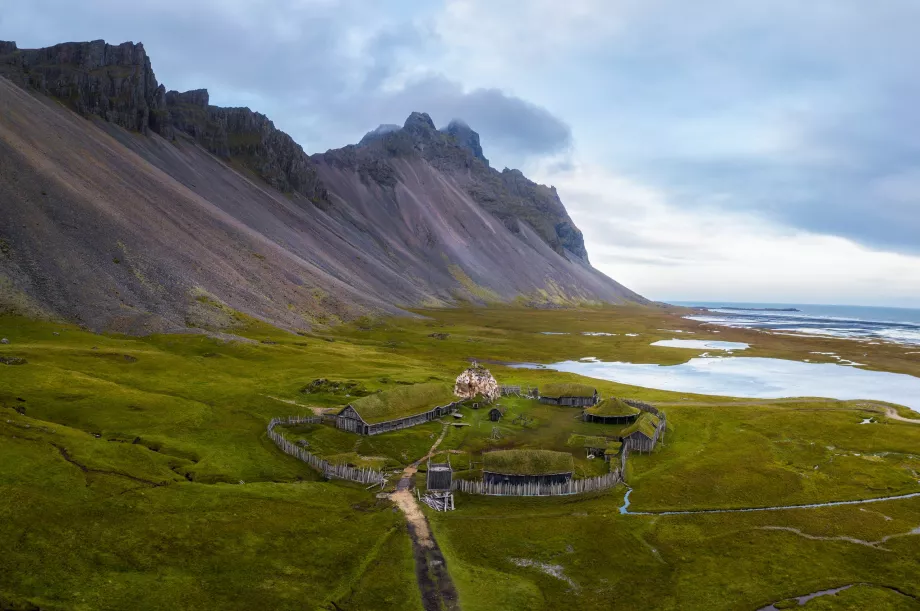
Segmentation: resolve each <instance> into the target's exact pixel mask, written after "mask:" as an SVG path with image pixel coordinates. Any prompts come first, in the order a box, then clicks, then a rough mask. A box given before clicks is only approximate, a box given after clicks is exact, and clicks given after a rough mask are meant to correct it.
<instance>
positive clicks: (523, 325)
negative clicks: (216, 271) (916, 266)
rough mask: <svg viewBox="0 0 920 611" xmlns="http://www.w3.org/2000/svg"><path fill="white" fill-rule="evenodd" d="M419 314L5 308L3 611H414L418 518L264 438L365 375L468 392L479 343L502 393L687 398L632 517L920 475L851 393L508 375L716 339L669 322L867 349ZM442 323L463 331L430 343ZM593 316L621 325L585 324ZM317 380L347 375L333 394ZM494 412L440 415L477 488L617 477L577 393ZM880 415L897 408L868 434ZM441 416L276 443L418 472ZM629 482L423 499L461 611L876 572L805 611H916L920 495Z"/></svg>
mask: <svg viewBox="0 0 920 611" xmlns="http://www.w3.org/2000/svg"><path fill="white" fill-rule="evenodd" d="M420 313H421V314H423V315H424V317H421V318H414V319H413V318H400V319H384V320H362V321H358V322H356V323H354V324H351V325H343V326H341V327H335V328H332V329H329V330H326V331H324V332H323V333H321V334H316V335H305V336H304V335H293V334H289V333H286V332H283V331H280V330H277V329H273V328H271V327H268V326H266V325H262V324H258V323H251V324H250V325H249V326H248V327H247V328H245V329H243V330H241V331H240V332H239V333H240V340H228V339H217V338H211V337H207V336H205V335H185V336H150V337H143V338H133V337H124V336H114V335H98V334H92V333H88V332H86V331H82V330H80V329H79V328H77V327H75V326H72V325H65V324H60V323H50V322H39V321H32V320H26V319H22V318H9V317H7V318H0V336H2V337H6V338H9V340H10V343H9V344H8V345H0V356H2V357H4V358H7V359H12V358H15V359H24V360H25V361H26V363H25V364H20V365H5V364H0V551H2V553H0V608H2V609H6V608H10V609H35V608H40V609H52V610H55V609H68V610H69V609H81V610H83V609H125V608H138V609H163V608H169V609H213V608H224V609H253V608H270V609H305V608H306V609H341V610H343V611H344V610H357V609H420V608H421V604H422V603H421V598H420V596H419V591H418V588H417V585H416V582H415V575H414V564H413V558H412V550H411V546H410V541H409V537H408V534H407V531H406V526H405V523H404V520H403V517H402V514H401V513H399V512H398V511H396V510H395V508H394V507H393V505H392V504H391V503H390V502H389V500H387V499H377V498H376V497H375V495H374V493H373V492H369V491H365V490H364V489H363V487H362V486H358V485H352V484H347V483H343V482H326V481H322V479H321V477H320V476H319V475H318V474H317V473H316V472H314V471H312V470H311V469H310V468H309V467H308V466H307V465H305V464H303V463H300V462H299V461H297V460H295V459H293V458H291V457H288V456H286V455H285V454H283V453H281V452H280V451H278V449H277V448H276V447H275V446H274V444H273V443H272V442H271V441H270V440H268V439H267V438H266V436H265V427H266V425H267V423H268V421H269V419H270V418H272V417H273V416H283V415H293V414H305V413H310V411H311V408H315V407H322V408H339V407H341V406H343V405H345V404H346V403H348V402H349V401H351V400H352V399H353V398H354V396H346V395H348V394H350V392H357V391H356V389H360V390H361V392H375V391H378V390H388V389H395V388H404V387H406V385H408V384H418V383H426V382H437V383H442V384H451V383H452V382H453V380H454V378H455V377H456V375H457V374H458V373H460V371H462V370H463V369H464V368H466V367H467V366H468V364H469V360H470V359H477V360H479V361H480V362H482V363H485V364H486V365H487V366H488V367H489V368H490V369H491V371H492V373H493V374H494V375H495V376H496V378H497V379H498V380H499V381H500V382H501V383H506V384H525V385H545V384H548V383H563V384H568V383H589V384H590V385H591V386H592V388H594V387H596V388H597V389H598V390H599V392H600V393H601V394H602V396H620V397H631V398H637V399H641V400H643V401H648V402H652V403H656V402H665V403H668V404H669V405H668V406H666V407H664V408H663V409H664V411H665V412H666V413H667V416H668V424H669V428H668V431H667V433H666V436H665V443H664V445H663V446H662V447H659V448H658V449H657V450H656V451H655V452H654V453H652V454H651V455H639V454H636V453H634V454H632V455H631V456H630V459H629V465H628V469H627V481H628V483H629V485H630V486H631V487H632V489H633V492H632V493H631V496H630V500H631V502H632V505H631V509H633V510H637V511H660V510H675V509H704V508H742V507H761V506H768V505H786V504H799V503H810V502H819V501H827V500H848V499H859V498H873V497H881V496H888V495H894V494H902V493H909V492H916V491H920V483H918V480H920V451H918V448H920V425H916V424H909V423H903V422H897V421H893V420H889V419H887V418H884V417H883V416H881V415H880V414H879V413H878V412H877V411H871V408H870V407H867V406H866V405H864V404H862V403H859V402H836V401H814V400H811V401H809V400H802V401H799V402H774V403H770V402H751V401H744V400H738V401H732V400H731V399H724V398H711V397H703V396H694V395H690V394H686V393H669V392H664V391H656V390H650V389H642V388H637V387H629V386H624V385H619V384H615V383H612V382H606V381H599V380H587V379H585V378H580V377H579V376H575V375H571V374H560V373H556V372H552V371H548V370H521V369H513V368H509V367H505V366H503V365H502V364H500V363H501V362H507V361H532V362H551V361H554V360H558V359H569V358H581V357H584V356H596V357H598V358H601V359H604V358H616V359H618V360H631V361H634V362H659V363H665V364H667V363H672V364H673V363H678V362H682V361H684V360H686V359H688V358H690V357H691V356H694V355H695V354H696V353H695V352H694V351H688V350H678V349H668V348H652V347H650V346H649V344H650V343H651V342H652V341H655V340H657V339H666V338H669V337H671V333H669V332H667V331H662V329H684V330H693V331H695V332H696V334H695V335H694V337H695V338H698V339H706V338H709V339H722V340H729V341H746V342H749V343H751V344H752V349H751V350H750V351H749V352H750V355H751V356H776V357H784V358H811V357H809V356H806V355H807V354H808V353H809V352H811V351H835V352H837V354H840V355H841V356H843V357H844V358H851V357H852V358H854V359H855V357H856V356H857V355H856V354H855V353H854V352H853V350H854V349H853V347H851V346H849V345H848V344H847V342H844V341H833V340H825V339H814V340H811V339H798V338H789V337H778V336H777V337H773V336H768V335H764V334H754V333H751V332H746V331H744V330H725V331H724V332H722V333H721V334H720V335H717V336H707V333H708V332H707V331H706V330H705V329H704V328H701V327H700V326H699V325H698V324H697V323H694V322H692V321H686V320H683V319H682V318H680V317H679V316H678V315H677V314H674V313H671V312H668V311H663V310H642V309H639V308H607V309H601V308H598V309H584V310H523V309H515V308H494V309H483V310H462V309H461V310H444V311H426V312H420ZM435 331H436V332H438V333H446V334H448V337H447V339H444V340H439V339H435V338H431V337H429V335H430V334H431V333H432V332H435ZM543 331H552V332H560V333H568V335H563V336H558V335H543V334H541V332H543ZM598 331H602V332H608V333H617V334H618V335H616V336H611V337H607V336H584V335H581V333H582V332H598ZM627 332H629V333H638V334H639V335H638V336H637V337H631V336H625V335H624V334H625V333H627ZM872 348H873V352H872V353H871V354H870V355H869V356H868V357H867V356H863V355H862V352H860V354H859V355H858V356H859V358H858V359H855V360H858V361H859V362H862V363H869V364H870V365H871V366H873V367H877V368H880V369H890V370H893V371H902V372H905V373H913V374H920V366H918V365H917V361H916V360H913V361H912V360H910V359H908V358H906V357H903V356H899V354H900V353H899V352H898V350H900V348H898V347H893V346H887V345H882V346H873V347H872ZM859 350H860V351H865V350H866V347H865V346H860V347H859ZM902 352H903V351H902ZM321 379H325V380H327V381H331V382H332V383H315V384H314V381H316V380H321ZM335 382H340V383H342V384H339V385H336V384H335ZM500 403H502V404H503V405H504V406H505V407H506V413H505V416H504V417H503V418H502V420H501V421H499V422H497V423H494V422H491V421H489V419H488V410H487V409H478V410H474V409H471V408H469V407H464V408H463V409H462V410H461V414H462V415H463V418H461V419H458V420H456V421H455V419H453V418H448V419H447V420H450V424H454V423H455V422H461V423H463V424H466V425H468V426H459V427H455V426H450V427H449V428H448V431H447V434H446V437H445V438H444V440H443V442H442V444H441V446H440V448H439V449H440V450H442V451H445V452H450V454H449V456H450V460H451V462H452V464H453V465H454V467H455V469H457V471H458V472H457V476H458V477H477V476H478V474H479V473H480V472H481V471H480V470H481V468H482V453H483V452H484V451H488V450H493V449H525V450H526V449H548V450H555V451H563V452H570V453H571V454H572V455H573V457H574V462H575V474H576V477H589V476H593V475H598V474H600V473H604V472H606V470H607V468H608V466H607V464H606V463H605V462H604V461H603V460H597V459H595V460H590V459H588V458H587V457H586V455H585V454H586V453H585V449H584V442H585V437H591V436H594V437H598V436H599V437H605V438H607V437H612V436H615V435H616V432H617V431H618V430H619V429H618V427H616V426H610V425H601V424H594V423H585V422H583V421H582V420H581V419H580V417H579V415H580V413H581V411H580V410H579V409H578V408H564V407H554V406H548V405H542V404H539V403H537V402H535V401H531V400H525V399H519V398H502V399H501V400H500ZM733 403H734V404H733ZM902 412H903V413H904V414H908V413H909V412H907V411H906V410H902ZM522 416H523V418H522ZM870 416H871V417H873V418H875V419H876V420H877V422H875V423H874V424H870V425H860V424H859V423H860V421H861V420H862V419H864V418H867V417H870ZM441 430H442V424H441V423H438V422H432V423H429V424H426V425H422V426H419V427H414V428H412V429H406V430H402V431H397V432H394V433H388V434H384V435H379V436H374V437H358V436H356V435H351V434H348V433H344V432H342V431H338V430H336V429H334V428H331V427H328V426H324V425H309V426H304V427H285V430H284V434H285V435H286V436H288V437H289V438H290V439H295V440H296V439H299V438H303V439H305V440H307V441H308V443H309V444H310V445H309V449H310V451H311V452H313V453H315V454H317V455H320V456H323V457H325V458H328V459H330V460H333V461H334V462H347V463H353V464H360V465H361V466H374V467H377V468H386V469H400V468H402V467H404V466H405V465H408V464H409V463H411V462H413V461H414V460H416V459H418V458H420V457H421V456H423V455H424V454H425V453H426V452H427V450H428V448H429V447H430V446H431V444H432V443H433V442H434V440H435V439H436V438H437V437H438V436H439V435H440V433H441ZM446 455H448V454H445V456H446ZM422 466H423V467H424V464H423V465H422ZM624 492H625V489H624V488H622V487H621V488H618V489H614V490H611V491H609V492H607V493H604V494H598V495H594V496H590V497H569V498H557V499H500V498H493V497H473V496H463V495H461V496H458V498H457V511H454V512H451V513H436V512H427V510H426V512H427V513H428V514H429V518H430V520H431V522H432V527H433V530H434V534H435V536H436V537H437V540H438V543H439V544H440V546H441V548H442V550H443V551H444V554H445V556H446V558H447V562H448V568H449V570H450V573H451V575H452V577H453V579H454V581H455V583H456V585H457V587H458V589H459V594H460V601H461V606H462V607H463V608H464V609H467V610H475V609H495V608H501V609H560V608H584V609H610V608H624V609H630V608H648V609H659V608H660V609H745V610H750V609H756V608H759V607H761V606H763V605H766V604H770V603H773V602H779V601H783V600H785V599H788V598H789V597H793V596H800V595H803V594H807V593H809V592H813V591H816V590H821V589H825V588H830V587H838V586H841V585H847V584H850V583H860V584H869V585H865V586H859V587H854V588H851V589H850V590H846V591H844V592H841V593H840V594H839V595H837V596H835V597H825V598H820V599H814V600H813V601H811V602H809V603H808V605H807V606H806V607H804V608H806V609H819V610H823V609H855V608H866V609H868V608H873V609H885V608H892V609H911V608H920V602H918V600H917V598H911V597H918V596H920V586H918V584H920V578H918V577H920V536H917V535H916V534H913V535H912V534H909V533H910V532H911V531H912V529H916V528H917V527H920V498H913V499H907V500H899V501H888V502H882V503H874V504H867V505H848V506H838V507H828V508H820V509H798V510H789V511H780V512H757V513H725V514H705V515H674V516H639V515H621V514H620V513H619V507H620V505H622V503H623V495H624ZM885 537H892V538H889V539H887V540H884V541H883V539H884V538H885ZM892 588H894V589H892ZM899 591H900V592H901V593H898V592H899Z"/></svg>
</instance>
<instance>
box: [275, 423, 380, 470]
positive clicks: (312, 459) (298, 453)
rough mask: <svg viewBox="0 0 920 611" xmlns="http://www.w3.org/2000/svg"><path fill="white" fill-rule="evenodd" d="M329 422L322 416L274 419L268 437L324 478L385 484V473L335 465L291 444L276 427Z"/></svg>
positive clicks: (283, 450) (282, 449)
mask: <svg viewBox="0 0 920 611" xmlns="http://www.w3.org/2000/svg"><path fill="white" fill-rule="evenodd" d="M325 420H327V419H326V418H324V417H322V416H288V417H287V418H272V419H271V422H269V423H268V437H269V439H271V440H272V441H274V442H275V445H276V446H278V448H280V449H281V451H282V452H284V453H285V454H290V455H291V456H293V457H294V458H297V459H299V460H302V461H303V462H305V463H307V464H308V465H310V466H311V467H313V468H314V469H316V470H317V471H319V472H320V473H322V474H323V475H324V476H326V477H328V478H330V479H332V478H337V479H346V480H349V481H352V482H358V483H361V484H381V485H382V484H383V483H384V477H383V473H381V472H380V471H376V470H374V469H364V468H360V467H349V466H348V465H333V464H330V463H329V462H328V461H325V460H323V459H322V458H318V457H316V456H314V455H313V454H310V453H309V452H307V451H306V450H304V449H303V448H301V447H300V446H298V445H297V444H294V443H291V442H290V441H288V440H287V439H285V437H284V436H283V435H282V434H281V433H279V432H277V431H275V426H277V425H279V424H287V425H291V424H321V423H322V422H324V421H325Z"/></svg>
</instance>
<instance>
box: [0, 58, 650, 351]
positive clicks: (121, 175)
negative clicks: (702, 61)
mask: <svg viewBox="0 0 920 611" xmlns="http://www.w3.org/2000/svg"><path fill="white" fill-rule="evenodd" d="M0 76H3V77H6V78H0V116H3V117H4V130H0V156H2V158H3V159H4V163H3V164H0V201H2V202H3V205H2V206H0V240H3V241H4V243H5V244H6V247H5V251H4V253H0V311H4V308H9V307H12V308H13V310H11V311H21V308H22V307H23V306H22V304H24V303H25V304H36V306H35V307H37V308H40V309H41V311H44V312H49V313H53V314H55V315H59V316H62V317H64V318H67V319H70V320H78V321H81V322H84V323H85V324H87V325H88V326H90V327H91V328H94V329H117V330H124V331H131V332H138V333H149V332H154V331H157V330H175V329H180V330H182V329H185V328H187V327H189V326H199V325H200V326H204V327H205V328H221V327H220V325H222V324H228V325H232V320H228V317H227V314H226V311H225V310H222V309H221V307H219V304H221V303H223V304H226V305H228V306H230V307H231V308H233V309H236V310H240V311H242V312H245V313H247V314H249V315H252V316H256V317H259V318H262V319H263V320H267V321H270V322H273V323H275V324H280V325H282V326H286V327H291V328H303V327H309V326H310V325H312V324H315V323H320V324H322V323H323V322H324V321H335V320H345V319H350V318H354V317H356V316H360V315H362V314H366V313H369V312H384V311H385V312H397V311H400V310H399V308H401V307H405V306H407V305H409V306H411V305H422V304H427V305H431V304H439V305H450V304H452V303H457V302H458V301H459V302H462V301H474V302H508V301H514V300H519V299H521V298H524V299H525V300H527V301H533V302H534V303H545V302H547V301H549V302H553V303H584V302H592V303H597V302H623V301H639V302H641V301H643V300H642V298H641V297H640V296H638V295H636V294H635V293H632V292H631V291H629V290H628V289H626V288H624V287H622V286H620V285H619V284H617V283H616V282H614V281H613V280H611V279H609V278H607V277H606V276H604V275H603V274H602V273H600V272H598V271H597V270H595V269H593V268H592V267H591V266H590V264H589V263H588V260H587V253H586V251H585V248H584V241H583V240H582V236H581V232H580V231H578V229H577V227H575V225H574V223H573V222H572V220H571V219H570V218H569V216H568V214H567V212H566V210H565V207H564V206H563V205H562V202H561V201H559V197H558V195H557V194H556V193H555V191H554V190H553V189H552V188H550V187H545V186H543V185H538V184H536V183H534V182H532V181H530V180H528V179H527V178H526V177H525V176H524V175H523V173H521V172H519V171H511V170H506V171H504V172H499V171H497V170H495V169H493V168H491V167H490V166H489V165H488V163H487V161H486V159H485V157H484V156H483V154H482V148H481V145H480V143H479V135H478V134H477V133H476V132H475V131H473V130H472V129H471V128H470V127H469V126H468V125H467V124H466V123H465V122H463V121H460V120H454V121H451V122H450V123H449V124H448V125H447V127H446V128H444V129H443V130H440V131H439V130H438V129H436V127H435V124H434V122H433V121H432V119H431V116H430V115H428V114H427V113H423V112H414V113H412V114H411V115H409V117H408V118H407V119H406V121H405V122H404V124H403V125H402V126H399V125H392V124H384V125H382V126H380V127H378V128H377V129H375V130H373V131H372V132H370V133H369V134H367V135H366V136H365V137H364V138H362V140H361V142H360V143H359V144H358V145H350V146H346V147H344V148H341V149H334V150H330V151H327V152H326V153H324V154H317V155H313V156H307V155H306V154H305V153H304V151H303V149H302V148H301V146H300V145H299V144H297V143H296V142H295V141H294V140H293V138H291V137H290V136H289V135H288V134H286V133H284V132H283V131H281V130H278V129H276V128H275V126H274V124H273V123H272V122H271V121H270V120H269V118H268V117H266V116H265V115H263V114H260V113H258V112H254V111H252V110H250V109H248V108H222V107H219V106H213V105H211V104H210V96H209V93H208V91H207V90H206V89H194V90H191V91H185V92H179V91H169V92H167V91H166V88H165V87H164V86H163V85H161V84H159V83H158V82H157V80H156V78H155V76H154V74H153V70H152V68H151V63H150V60H149V58H148V57H147V55H146V52H145V51H144V48H143V46H142V45H140V44H135V43H123V44H121V45H115V46H112V45H107V44H106V43H105V42H104V41H93V42H87V43H64V44H61V45H56V46H54V47H49V48H45V49H19V48H18V47H17V46H16V44H15V43H11V42H5V43H4V42H0ZM7 79H9V80H7ZM17 86H18V87H17ZM20 88H21V89H20ZM30 92H31V93H30ZM32 94H34V95H32ZM35 96H37V97H39V98H42V97H43V96H50V97H53V98H56V99H57V100H58V101H59V102H61V104H48V103H45V102H42V101H40V100H37V99H36V97H35ZM67 108H70V109H71V110H74V111H76V112H77V113H79V114H80V115H83V117H86V118H92V119H93V120H92V121H85V120H82V119H80V118H79V117H77V116H76V115H75V114H74V113H73V112H70V110H67ZM122 128H124V129H122ZM125 130H128V131H133V132H140V133H141V134H144V135H145V136H148V137H137V136H136V135H131V134H129V133H128V132H127V131H125ZM309 202H312V204H315V205H311V204H310V203H309ZM49 219H52V221H48V220H49ZM58 219H60V222H58ZM75 262H76V263H75ZM4 287H6V288H4ZM214 304H218V305H217V306H216V305H214ZM30 307H31V306H30ZM17 308H19V309H17Z"/></svg>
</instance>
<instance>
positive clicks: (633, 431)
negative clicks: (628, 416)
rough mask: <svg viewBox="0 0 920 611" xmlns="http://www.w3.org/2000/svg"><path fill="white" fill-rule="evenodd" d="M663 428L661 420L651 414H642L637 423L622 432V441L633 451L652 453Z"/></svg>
mask: <svg viewBox="0 0 920 611" xmlns="http://www.w3.org/2000/svg"><path fill="white" fill-rule="evenodd" d="M663 427H664V421H663V420H662V419H661V418H659V417H658V416H656V415H655V414H653V413H651V412H642V414H640V416H639V417H638V418H637V419H636V421H635V422H633V423H632V424H631V425H629V426H628V427H627V428H625V429H623V430H622V431H621V432H620V439H621V440H622V441H623V445H624V446H626V447H627V448H628V449H629V450H631V451H638V452H651V451H652V450H654V449H655V444H656V443H658V437H659V435H660V434H661V431H662V429H663Z"/></svg>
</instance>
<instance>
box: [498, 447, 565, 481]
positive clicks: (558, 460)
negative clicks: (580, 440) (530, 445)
mask: <svg viewBox="0 0 920 611" xmlns="http://www.w3.org/2000/svg"><path fill="white" fill-rule="evenodd" d="M483 463H484V464H483V467H482V470H483V471H488V472H490V473H501V474H504V475H553V474H556V473H571V472H572V471H573V470H574V469H575V459H573V458H572V455H571V454H568V453H567V452H553V451H551V450H497V451H495V452H487V453H486V454H483Z"/></svg>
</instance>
